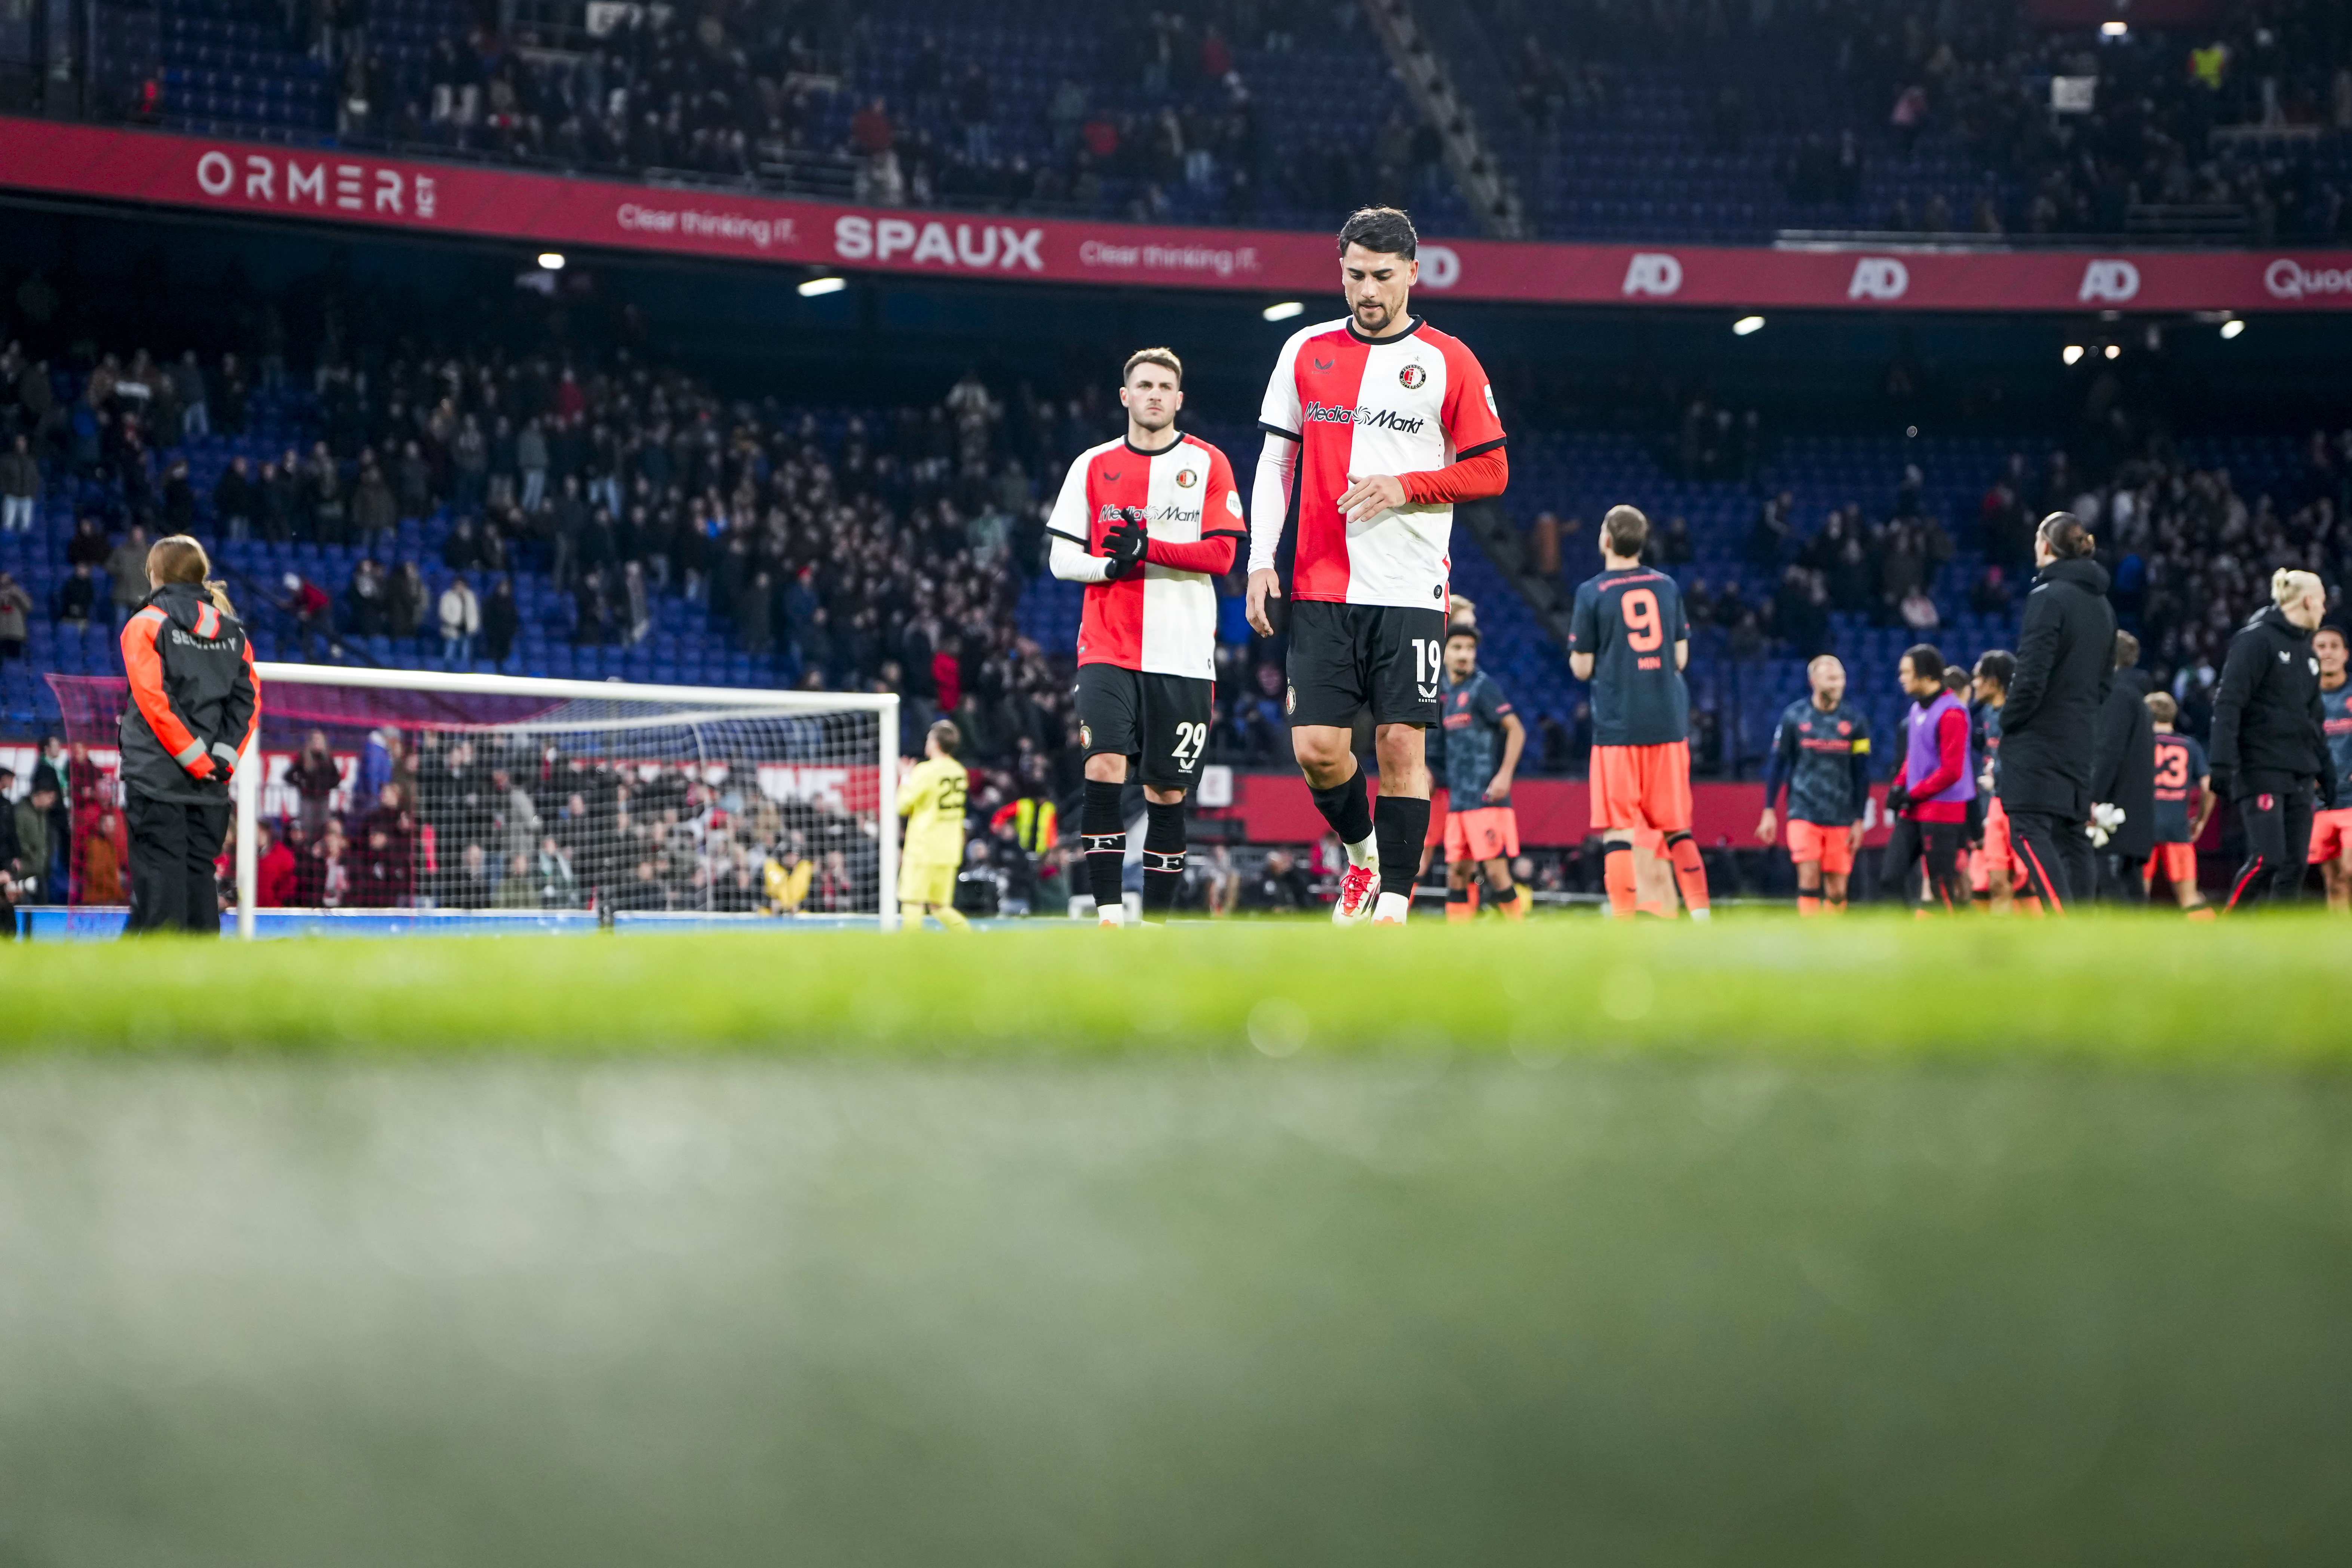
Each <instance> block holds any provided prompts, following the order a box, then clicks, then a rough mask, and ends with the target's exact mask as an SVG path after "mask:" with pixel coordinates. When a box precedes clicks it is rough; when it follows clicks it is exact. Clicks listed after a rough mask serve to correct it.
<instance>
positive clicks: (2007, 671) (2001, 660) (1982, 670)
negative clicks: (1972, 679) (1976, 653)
mask: <svg viewBox="0 0 2352 1568" xmlns="http://www.w3.org/2000/svg"><path fill="white" fill-rule="evenodd" d="M1977 678H1978V679H1980V680H1990V681H1991V682H1992V683H1993V684H1994V685H1995V686H1998V687H2000V689H2002V690H2003V691H2007V690H2008V689H2009V683H2010V682H2011V681H2012V680H2015V679H2017V656H2016V655H2015V654H2013V653H2011V652H2010V651H2009V650H2008V649H2007V648H2005V647H1997V648H1992V649H1990V650H1989V651H1987V652H1986V653H1985V654H1984V656H1983V657H1982V658H1979V659H1978V660H1977Z"/></svg>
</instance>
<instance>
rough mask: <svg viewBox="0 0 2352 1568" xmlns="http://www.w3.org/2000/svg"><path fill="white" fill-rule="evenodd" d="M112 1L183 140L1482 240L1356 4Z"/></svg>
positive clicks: (114, 65) (112, 28)
mask: <svg viewBox="0 0 2352 1568" xmlns="http://www.w3.org/2000/svg"><path fill="white" fill-rule="evenodd" d="M106 9H107V10H108V12H109V18H110V25H109V27H108V36H109V42H108V44H107V45H106V50H105V56H104V58H103V60H102V61H101V71H102V75H103V78H104V79H105V80H106V81H107V83H108V84H109V88H110V95H111V97H112V99H113V100H114V102H115V104H116V105H117V107H118V108H119V109H120V110H121V112H123V113H125V114H127V115H130V116H131V117H134V118H138V119H142V120H146V121H152V122H155V123H160V124H162V125H164V126H167V127H169V128H172V129H176V130H185V131H194V132H202V133H205V134H211V135H227V136H236V137H243V138H258V139H262V140H270V141H283V142H297V143H304V144H325V143H335V144H341V145H348V146H361V147H368V146H395V147H400V148H403V149H405V150H410V151H423V152H430V153H440V154H444V155H461V156H478V157H490V158H497V159H500V160H504V161H509V162H515V163H528V164H536V165H541V166H551V167H560V168H568V169H580V170H593V171H598V172H605V173H621V174H632V175H639V176H643V177H646V178H653V179H659V180H664V181H669V182H676V181H681V180H683V181H697V182H719V183H727V184H738V185H741V186H744V187H747V188H749V187H758V188H763V189H770V190H778V191H790V192H799V193H804V194H817V195H835V196H840V197H853V196H854V197H855V198H856V199H858V200H861V201H870V202H876V203H880V204H884V205H901V204H911V205H920V206H929V205H944V206H956V207H978V208H1019V209H1022V210H1026V211H1037V212H1065V213H1085V214H1096V215H1101V216H1128V217H1134V218H1139V219H1167V220H1172V221H1182V222H1200V223H1213V222H1231V223H1249V224H1272V225H1276V226H1309V227H1321V226H1324V225H1326V224H1328V222H1330V221H1331V218H1332V215H1334V214H1336V213H1339V212H1343V211H1345V210H1347V209H1348V208H1349V206H1352V205H1357V204H1358V203H1360V202H1361V201H1362V200H1363V199H1364V197H1365V195H1366V193H1368V192H1369V193H1377V194H1378V195H1380V196H1381V199H1384V200H1390V201H1393V202H1395V203H1396V204H1398V205H1412V207H1413V208H1414V209H1415V211H1416V212H1417V213H1418V214H1419V215H1420V217H1421V222H1422V225H1423V228H1424V230H1426V231H1427V232H1430V233H1432V234H1460V233H1470V232H1475V226H1474V225H1473V224H1472V222H1471V220H1470V218H1469V216H1468V213H1467V211H1466V209H1465V206H1464V205H1463V203H1462V200H1461V198H1460V197H1459V195H1457V194H1456V193H1455V192H1454V188H1453V186H1452V184H1451V181H1450V178H1449V176H1448V175H1447V174H1446V173H1445V171H1444V166H1443V164H1442V163H1441V162H1440V160H1439V156H1438V152H1437V147H1436V142H1435V139H1434V137H1433V135H1432V134H1431V133H1430V132H1428V131H1427V130H1426V129H1425V128H1422V127H1420V126H1418V125H1417V124H1416V122H1415V118H1414V116H1413V112H1412V108H1411V105H1410V103H1409V101H1408V100H1407V98H1406V96H1405V94H1404V91H1403V89H1402V87H1401V86H1400V85H1399V84H1398V83H1397V82H1396V80H1395V79H1394V77H1393V74H1392V73H1391V70H1390V68H1389V66H1388V62H1387V60H1386V58H1385V57H1384V56H1383V55H1382V53H1381V47H1380V45H1379V44H1378V42H1377V41H1376V40H1375V39H1374V38H1373V37H1372V36H1371V32H1370V27H1369V26H1366V25H1364V23H1363V22H1362V19H1361V16H1360V14H1359V13H1358V12H1357V11H1355V9H1354V8H1353V7H1348V6H1343V7H1339V8H1336V9H1334V8H1332V7H1328V6H1310V5H1303V4H1296V3H1289V0H1281V3H1275V4H1264V3H1261V4H1256V5H1246V6H1244V5H1215V6H1211V7H1209V8H1208V9H1207V11H1206V13H1205V14H1203V15H1200V16H1198V17H1197V19H1196V20H1192V21H1188V20H1187V18H1186V17H1185V16H1181V15H1177V14H1174V13H1157V12H1155V13H1151V14H1150V15H1148V16H1147V15H1145V14H1142V13H1137V14H1135V15H1133V16H1129V17H1127V18H1125V19H1123V20H1121V21H1119V22H1118V23H1116V24H1115V25H1111V26H1106V25H1105V23H1104V19H1103V17H1102V16H1100V14H1099V13H1098V12H1097V11H1095V10H1093V9H1092V8H1089V7H1086V6H1082V5H1074V4H1072V3H1070V0H1026V3H1024V4H1016V5H1003V6H997V7H992V10H991V13H990V15H989V16H988V17H987V19H986V20H985V21H981V20H976V19H975V18H974V17H973V16H972V15H971V12H970V11H969V10H968V9H967V8H964V7H960V6H950V5H938V4H935V3H931V0H903V3H901V4H897V5H882V6H876V7H867V8H863V9H861V11H860V12H859V14H858V16H857V17H856V20H855V21H854V22H849V23H844V22H843V21H842V20H841V19H840V18H839V16H837V14H836V13H835V11H834V10H833V9H832V8H830V7H826V6H822V5H783V6H773V5H763V6H749V5H744V6H724V7H705V8H703V11H702V14H701V16H699V17H698V18H695V19H692V20H691V21H689V19H688V17H687V16H685V15H684V13H683V12H682V11H680V12H677V13H673V12H672V10H671V9H670V8H668V7H653V8H648V9H647V10H646V12H645V13H644V14H643V15H642V16H641V17H639V18H638V19H635V20H631V19H628V18H626V17H624V18H623V19H621V20H619V21H618V22H616V23H615V24H614V26H612V27H610V28H609V29H608V30H606V31H604V32H602V33H599V34H594V35H592V34H590V33H588V32H586V31H585V30H584V29H583V28H578V27H573V26H538V27H522V28H519V29H517V30H516V31H514V32H513V33H512V34H511V35H505V34H501V33H499V31H497V29H496V27H495V26H493V25H492V24H494V23H495V21H496V17H495V15H493V16H491V17H489V18H487V19H486V18H481V17H469V16H468V14H467V9H466V8H465V7H463V6H461V5H456V4H453V3H452V0H375V4H373V5H371V6H370V7H369V8H368V10H367V12H366V17H367V20H366V23H365V25H364V26H363V27H353V28H342V27H338V26H325V25H323V24H322V25H321V26H319V27H318V28H316V29H315V30H313V31H312V32H311V33H310V36H309V37H307V38H306V37H305V34H304V30H303V29H301V28H299V26H289V24H288V22H287V20H286V16H287V13H286V12H285V11H284V10H282V9H281V8H280V7H278V6H277V5H271V4H268V3H267V0H203V3H201V4H199V5H191V6H185V7H183V6H177V5H174V6H171V7H164V8H157V9H145V8H140V7H132V6H120V7H115V6H109V7H107V8H106ZM324 14H325V13H324V12H323V11H322V12H320V15H324ZM1335 18H1336V20H1335ZM1367 126H1370V127H1372V128H1373V132H1372V133H1371V134H1370V135H1367V134H1366V127H1367Z"/></svg>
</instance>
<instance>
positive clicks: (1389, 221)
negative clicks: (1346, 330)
mask: <svg viewBox="0 0 2352 1568" xmlns="http://www.w3.org/2000/svg"><path fill="white" fill-rule="evenodd" d="M1420 247H1421V237H1420V236H1419V235H1417V234H1415V233H1414V232H1413V227H1412V219H1411V218H1409V217H1407V216H1405V215H1404V214H1402V213H1401V212H1399V211H1397V209H1395V208H1394V207H1363V208H1360V209H1359V210H1358V211H1357V212H1356V213H1355V214H1354V215H1352V216H1350V217H1349V219H1348V221H1347V224H1346V225H1345V226H1343V227H1341V229H1340V230H1339V286H1340V289H1341V291H1342V292H1343V293H1345V294H1346V295H1347V298H1348V314H1349V318H1350V319H1351V320H1352V321H1353V322H1354V323H1355V328H1356V331H1358V332H1359V333H1360V334H1361V335H1363V336H1365V337H1368V338H1383V337H1386V336H1388V335H1389V334H1390V333H1391V332H1393V331H1396V330H1397V328H1398V327H1400V326H1402V324H1403V323H1404V321H1405V314H1406V307H1407V305H1408V304H1410V303H1411V301H1412V286H1413V285H1414V284H1415V283H1417V282H1419V281H1420V280H1421V263H1420V262H1419V261H1418V260H1416V259H1414V258H1415V256H1416V254H1417V253H1418V251H1419V250H1420Z"/></svg>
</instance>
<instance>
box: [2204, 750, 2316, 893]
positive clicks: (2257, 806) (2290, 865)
mask: <svg viewBox="0 0 2352 1568" xmlns="http://www.w3.org/2000/svg"><path fill="white" fill-rule="evenodd" d="M2235 804H2236V805H2237V808H2238V821H2239V823H2240V824H2241V825H2242V826H2243V827H2244V828H2245V830H2246V863H2245V864H2244V865H2242V866H2241V867H2239V868H2238V874H2237V876H2236V877H2234V878H2232V879H2231V882H2230V901H2229V903H2228V904H2227V905H2226V906H2225V907H2226V908H2229V909H2232V910H2240V909H2252V907H2253V906H2254V905H2256V904H2259V903H2261V902H2262V901H2263V899H2264V898H2273V899H2278V900H2282V901H2284V902H2286V903H2293V902H2294V900H2297V899H2300V898H2302V897H2303V879H2304V870H2305V867H2304V862H2305V860H2306V859H2307V858H2309V857H2310V854H2311V785H2310V784H2306V783H2305V782H2303V781H2302V780H2299V779H2298V780H2296V781H2294V783H2292V784H2287V785H2286V786H2285V787H2284V788H2283V789H2268V790H2257V791H2256V792H2255V793H2253V794H2252V795H2246V796H2244V797H2243V798H2242V799H2241V800H2239V801H2237V802H2236V803H2235Z"/></svg>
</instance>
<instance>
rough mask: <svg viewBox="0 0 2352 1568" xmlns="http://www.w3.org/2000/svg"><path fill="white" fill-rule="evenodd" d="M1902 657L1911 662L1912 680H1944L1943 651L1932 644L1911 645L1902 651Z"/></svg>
mask: <svg viewBox="0 0 2352 1568" xmlns="http://www.w3.org/2000/svg"><path fill="white" fill-rule="evenodd" d="M1903 657H1904V658H1907V659H1909V660H1910V661H1911V679H1914V680H1941V679H1944V650H1943V649H1942V648H1939V647H1937V646H1936V645H1935V644H1934V643H1931V642H1918V643H1913V644H1912V645H1911V646H1910V647H1906V648H1905V649H1904V650H1903Z"/></svg>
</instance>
